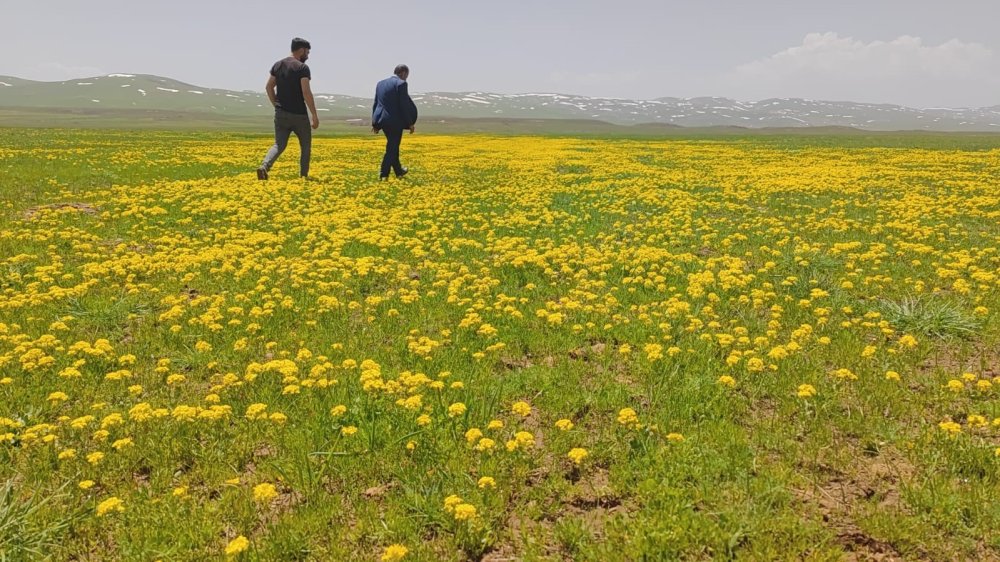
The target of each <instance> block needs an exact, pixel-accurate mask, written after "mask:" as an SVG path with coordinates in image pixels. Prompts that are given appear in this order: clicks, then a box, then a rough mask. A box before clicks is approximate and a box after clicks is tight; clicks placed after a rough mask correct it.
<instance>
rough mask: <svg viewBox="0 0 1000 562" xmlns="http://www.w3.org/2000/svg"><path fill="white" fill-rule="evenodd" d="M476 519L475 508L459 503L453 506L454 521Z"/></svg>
mask: <svg viewBox="0 0 1000 562" xmlns="http://www.w3.org/2000/svg"><path fill="white" fill-rule="evenodd" d="M475 517H476V506H474V505H472V504H468V503H460V504H458V505H456V506H455V519H456V520H458V521H467V520H469V519H474V518H475Z"/></svg>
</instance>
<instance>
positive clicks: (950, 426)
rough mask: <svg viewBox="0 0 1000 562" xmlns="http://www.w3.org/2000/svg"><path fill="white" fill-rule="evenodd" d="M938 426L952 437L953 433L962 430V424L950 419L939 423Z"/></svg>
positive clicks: (955, 433)
mask: <svg viewBox="0 0 1000 562" xmlns="http://www.w3.org/2000/svg"><path fill="white" fill-rule="evenodd" d="M938 427H940V428H941V430H942V431H944V432H946V433H947V434H948V435H949V436H951V437H954V436H955V435H957V434H959V433H961V432H962V426H961V425H959V424H957V423H955V422H953V421H951V420H947V421H943V422H941V423H939V424H938Z"/></svg>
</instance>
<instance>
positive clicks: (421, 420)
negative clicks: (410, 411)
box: [417, 414, 431, 427]
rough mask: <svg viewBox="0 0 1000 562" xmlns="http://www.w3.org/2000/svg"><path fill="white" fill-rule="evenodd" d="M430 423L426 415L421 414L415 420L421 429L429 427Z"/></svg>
mask: <svg viewBox="0 0 1000 562" xmlns="http://www.w3.org/2000/svg"><path fill="white" fill-rule="evenodd" d="M430 423H431V417H430V416H428V415H427V414H422V415H421V416H420V417H418V418H417V425H419V426H421V427H422V426H425V425H430Z"/></svg>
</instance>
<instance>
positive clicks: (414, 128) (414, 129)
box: [410, 125, 417, 135]
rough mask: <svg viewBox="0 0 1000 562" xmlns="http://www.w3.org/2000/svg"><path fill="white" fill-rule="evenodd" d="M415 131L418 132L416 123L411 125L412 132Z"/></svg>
mask: <svg viewBox="0 0 1000 562" xmlns="http://www.w3.org/2000/svg"><path fill="white" fill-rule="evenodd" d="M415 132H417V126H416V125H410V134H411V135H412V134H413V133H415Z"/></svg>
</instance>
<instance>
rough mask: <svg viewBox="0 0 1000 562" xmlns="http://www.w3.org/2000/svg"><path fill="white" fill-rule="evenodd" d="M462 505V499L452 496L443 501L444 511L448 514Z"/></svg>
mask: <svg viewBox="0 0 1000 562" xmlns="http://www.w3.org/2000/svg"><path fill="white" fill-rule="evenodd" d="M460 503H462V498H460V497H458V496H456V495H454V494H452V495H450V496H448V497H447V498H445V499H444V510H445V511H446V512H448V513H452V512H454V511H455V506H456V505H458V504H460Z"/></svg>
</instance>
